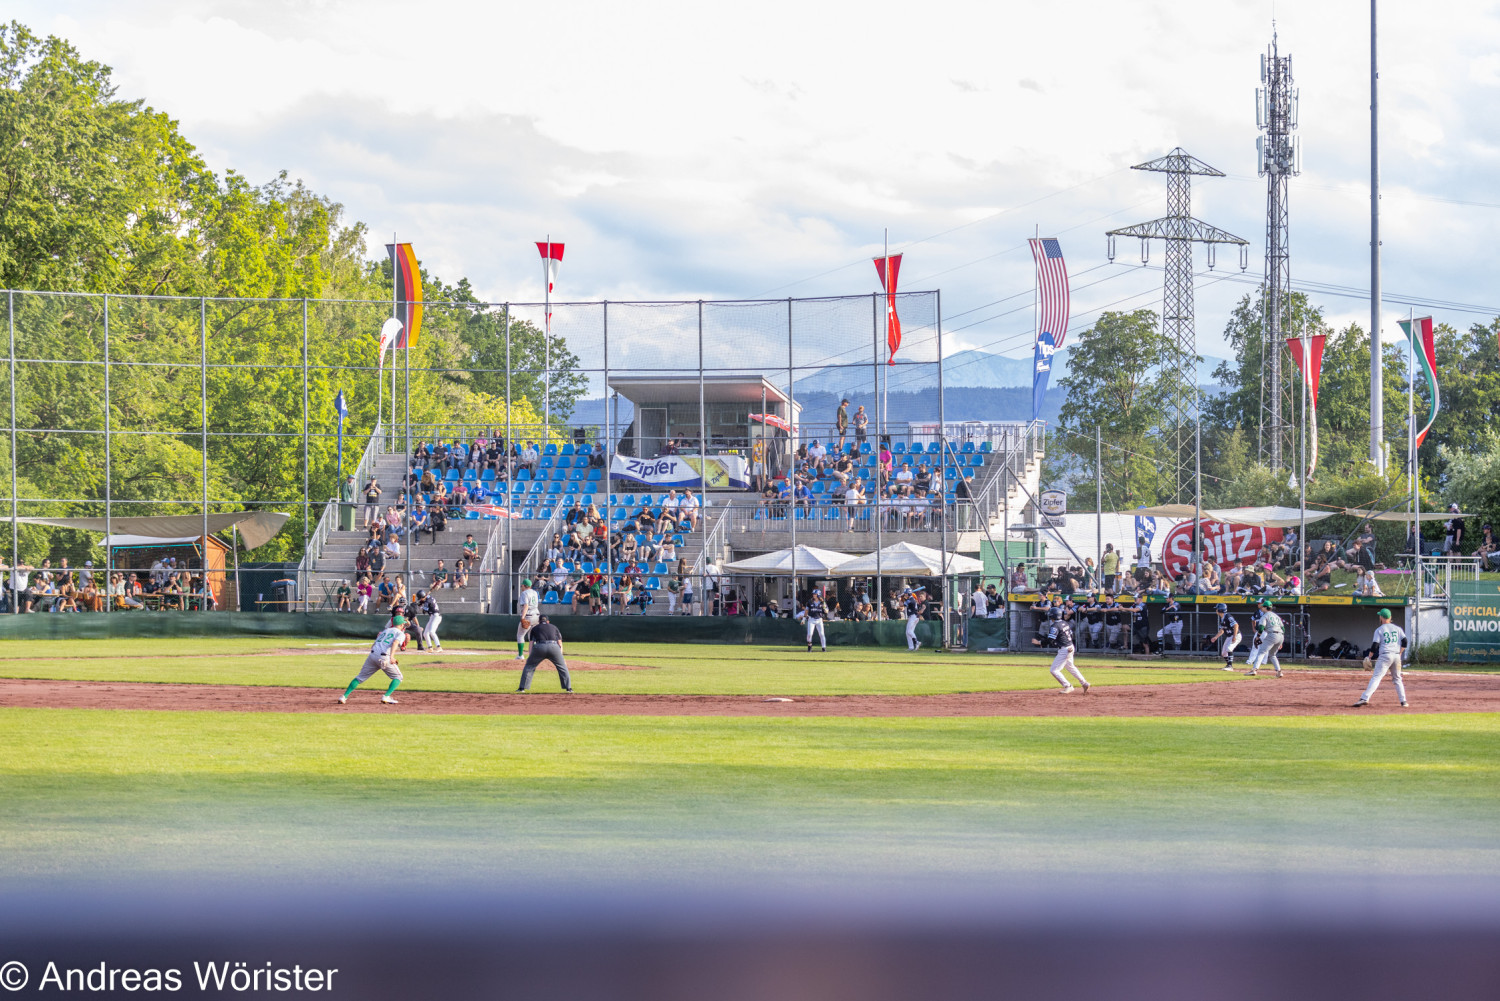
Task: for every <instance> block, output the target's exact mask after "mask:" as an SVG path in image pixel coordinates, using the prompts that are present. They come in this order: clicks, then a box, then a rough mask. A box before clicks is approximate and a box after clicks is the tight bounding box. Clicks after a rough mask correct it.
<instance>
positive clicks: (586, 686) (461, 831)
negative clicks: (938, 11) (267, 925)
mask: <svg viewBox="0 0 1500 1001" xmlns="http://www.w3.org/2000/svg"><path fill="white" fill-rule="evenodd" d="M366 649H367V645H366V644H339V643H335V642H333V641H329V640H309V641H306V642H298V643H289V642H288V641H287V640H286V639H285V638H279V639H265V640H245V639H242V638H234V639H222V640H220V639H168V640H111V641H50V642H49V641H35V642H30V641H17V642H12V643H10V644H9V645H8V646H7V647H6V648H5V650H4V652H3V653H0V733H3V735H4V748H5V753H4V754H3V755H0V798H3V802H4V803H5V804H6V809H5V810H3V811H0V850H3V852H4V855H5V858H6V870H7V877H6V878H7V879H8V880H10V881H11V882H13V883H14V882H25V881H27V880H44V881H51V880H55V879H58V878H62V879H65V880H66V879H80V880H98V879H101V878H109V877H111V876H117V875H118V876H125V875H128V876H131V877H136V878H139V877H150V876H153V875H156V874H160V875H164V876H166V875H170V876H173V877H177V878H182V877H189V878H191V877H194V876H199V875H202V876H212V877H230V878H234V879H237V880H250V881H252V882H253V881H260V880H264V881H266V882H268V883H275V884H284V883H285V881H286V880H288V879H298V880H311V881H318V880H328V881H339V882H344V881H347V880H349V879H351V878H352V879H369V880H372V881H377V882H390V883H393V884H401V883H406V882H424V883H425V882H431V881H442V880H450V881H468V880H474V879H488V878H504V879H520V880H537V881H544V882H545V881H548V880H565V881H575V882H576V881H584V880H587V881H619V882H630V881H640V880H648V881H659V880H692V881H703V880H710V881H744V880H748V881H775V880H784V879H795V880H798V881H801V882H806V881H808V880H816V879H820V878H828V879H851V878H852V879H856V880H858V879H864V878H866V877H872V878H873V877H877V876H878V878H880V879H882V880H897V881H902V880H924V879H929V878H945V879H963V878H965V877H966V876H967V875H970V874H980V873H984V874H994V873H1005V872H1025V873H1031V874H1036V873H1048V872H1073V873H1077V872H1082V873H1085V874H1086V873H1090V872H1095V873H1130V874H1144V875H1150V874H1154V873H1162V874H1167V873H1170V874H1174V875H1181V874H1183V873H1194V872H1202V873H1209V874H1218V873H1284V874H1291V875H1295V874H1299V873H1309V874H1350V873H1359V872H1370V873H1432V874H1464V873H1481V874H1487V875H1495V874H1500V674H1496V673H1484V672H1463V671H1460V670H1455V669H1447V670H1443V671H1410V672H1408V675H1407V679H1408V680H1407V685H1408V689H1409V693H1410V699H1411V706H1410V708H1407V709H1401V708H1399V707H1398V706H1397V704H1396V697H1395V694H1394V692H1393V691H1392V690H1391V688H1390V687H1389V683H1387V684H1386V685H1385V686H1384V687H1382V688H1381V690H1380V691H1379V692H1378V693H1377V695H1376V696H1375V699H1374V704H1373V706H1372V707H1371V708H1370V709H1365V710H1356V709H1351V708H1350V703H1352V702H1353V701H1354V700H1355V699H1356V698H1357V697H1358V695H1359V693H1360V691H1361V690H1362V689H1363V686H1364V683H1365V680H1366V675H1365V674H1364V672H1361V671H1358V670H1357V669H1356V670H1316V669H1294V670H1291V671H1289V672H1288V676H1287V677H1286V678H1284V679H1280V680H1278V679H1275V678H1272V677H1269V676H1267V675H1265V674H1262V675H1261V676H1259V677H1255V678H1249V677H1245V676H1243V673H1236V674H1233V675H1230V674H1226V673H1224V672H1222V671H1220V670H1219V669H1218V665H1217V664H1211V663H1188V662H1180V661H1179V662H1170V663H1169V662H1138V661H1121V660H1109V659H1101V658H1097V657H1095V658H1090V657H1084V658H1082V659H1081V660H1080V666H1081V667H1082V670H1083V672H1084V673H1085V675H1086V676H1087V677H1088V678H1089V680H1090V682H1091V683H1092V685H1093V687H1092V689H1091V690H1090V691H1089V692H1088V693H1087V694H1084V693H1082V692H1074V693H1073V694H1069V695H1063V694H1059V693H1058V692H1057V691H1056V685H1055V683H1054V682H1053V680H1052V678H1051V676H1050V675H1049V674H1048V672H1047V664H1048V662H1049V659H1050V658H1047V657H1044V656H1041V655H1036V656H986V655H962V654H945V653H930V652H927V651H920V652H918V653H915V654H910V653H907V652H905V651H902V650H891V649H879V648H836V649H834V650H830V651H829V652H828V653H813V654H808V653H806V652H805V651H804V650H803V649H802V648H800V647H795V648H786V647H766V646H744V647H738V646H736V647H728V646H694V645H681V644H679V645H669V644H659V645H646V644H635V645H632V644H608V645H605V644H597V645H588V644H577V645H569V647H568V656H569V659H570V662H571V666H572V667H573V669H574V685H575V688H576V689H577V691H576V694H572V695H565V694H562V693H561V692H559V691H558V682H557V678H556V675H555V674H553V673H552V672H551V671H550V670H549V669H547V668H546V667H543V669H542V670H541V671H540V672H539V674H538V677H537V679H536V682H535V684H534V689H533V692H532V693H530V694H526V695H518V694H514V692H513V689H514V688H515V687H516V681H517V677H518V673H519V663H518V662H517V661H515V660H513V659H511V658H512V657H513V655H514V653H515V648H514V646H513V645H510V646H508V647H507V646H506V645H501V644H485V643H469V642H464V643H457V642H455V643H452V644H450V649H449V650H447V651H446V652H441V653H417V652H415V651H408V652H407V653H406V654H404V655H403V656H402V658H401V665H402V670H403V672H404V673H405V681H404V683H403V685H402V686H401V688H400V689H399V690H398V691H397V693H396V695H397V698H398V699H399V700H400V702H399V704H398V705H395V706H383V705H381V704H380V703H379V696H380V693H381V692H382V691H383V690H384V687H385V682H384V679H383V678H382V677H381V676H379V675H377V676H376V677H375V678H373V679H371V680H370V681H369V682H367V683H366V685H365V686H364V687H363V688H361V689H360V690H359V691H357V692H356V693H355V694H354V696H353V697H352V698H351V700H350V702H349V704H348V705H347V706H341V705H338V704H336V702H335V699H336V696H337V695H338V694H339V693H340V692H341V691H342V690H343V687H344V685H345V684H347V683H348V681H349V679H350V678H351V677H352V676H353V674H354V673H355V671H356V670H357V669H358V667H359V665H360V664H361V663H362V660H363V656H364V652H365V650H366Z"/></svg>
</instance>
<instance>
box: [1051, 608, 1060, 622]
mask: <svg viewBox="0 0 1500 1001" xmlns="http://www.w3.org/2000/svg"><path fill="white" fill-rule="evenodd" d="M1062 615H1063V613H1062V609H1061V608H1049V609H1048V610H1047V618H1049V619H1051V620H1052V621H1053V622H1057V621H1059V620H1061V619H1062Z"/></svg>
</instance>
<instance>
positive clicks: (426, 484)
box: [422, 469, 438, 494]
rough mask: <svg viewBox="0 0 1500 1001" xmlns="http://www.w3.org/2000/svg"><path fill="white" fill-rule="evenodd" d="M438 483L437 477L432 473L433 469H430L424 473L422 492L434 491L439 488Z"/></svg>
mask: <svg viewBox="0 0 1500 1001" xmlns="http://www.w3.org/2000/svg"><path fill="white" fill-rule="evenodd" d="M437 485H438V481H437V477H436V476H433V475H432V470H430V469H429V470H427V471H426V472H425V473H423V474H422V492H423V493H424V494H430V493H432V492H433V491H434V490H436V489H437Z"/></svg>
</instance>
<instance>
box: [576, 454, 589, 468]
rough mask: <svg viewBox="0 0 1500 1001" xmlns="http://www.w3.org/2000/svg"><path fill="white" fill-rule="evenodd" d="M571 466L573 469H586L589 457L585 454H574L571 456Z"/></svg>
mask: <svg viewBox="0 0 1500 1001" xmlns="http://www.w3.org/2000/svg"><path fill="white" fill-rule="evenodd" d="M573 468H574V469H587V468H589V457H588V456H586V455H578V456H574V457H573Z"/></svg>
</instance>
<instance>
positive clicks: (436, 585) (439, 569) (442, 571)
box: [429, 560, 450, 591]
mask: <svg viewBox="0 0 1500 1001" xmlns="http://www.w3.org/2000/svg"><path fill="white" fill-rule="evenodd" d="M449 583H450V582H449V580H448V567H447V566H446V565H445V564H444V562H443V561H442V560H438V561H437V566H435V567H433V569H432V577H431V580H430V584H429V587H430V589H431V590H433V591H439V590H442V589H443V588H445V587H447V586H448V584H449Z"/></svg>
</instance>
